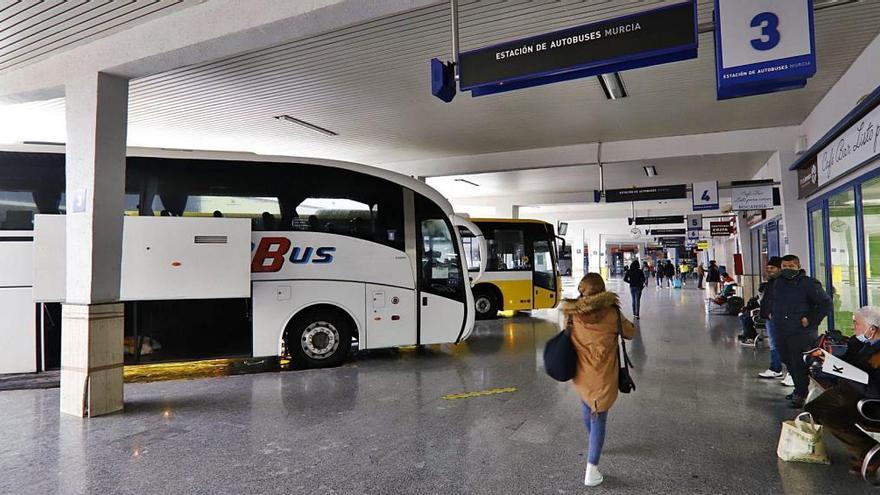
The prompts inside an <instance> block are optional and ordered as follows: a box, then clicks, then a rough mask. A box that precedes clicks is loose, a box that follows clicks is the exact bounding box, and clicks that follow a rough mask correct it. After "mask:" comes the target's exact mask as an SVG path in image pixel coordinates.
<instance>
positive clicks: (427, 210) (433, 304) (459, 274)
mask: <svg viewBox="0 0 880 495" xmlns="http://www.w3.org/2000/svg"><path fill="white" fill-rule="evenodd" d="M415 196H416V197H415V213H416V215H415V230H416V242H415V244H416V251H417V252H416V256H417V260H418V263H417V271H418V274H417V278H418V281H417V287H418V302H417V304H418V308H419V310H418V315H419V335H418V341H419V343H420V344H438V343H445V342H455V341H456V339H457V338H458V336H459V335H461V333H462V331H463V328H464V325H465V323H466V316H467V313H466V311H467V310H468V309H469V308H467V295H466V289H465V283H466V282H465V274H464V273H463V266H464V264H463V260H462V258H461V256H460V253H459V252H458V251H459V249H458V242H457V237H456V236H455V235H453V231H452V228H453V227H452V225H451V223H450V221H449V219H448V217H447V216H446V214H445V213H444V212H443V210H441V209H440V208H439V207H438V206H437V205H435V204H433V203H432V202H430V201H428V200H427V199H425V198H422V197H421V196H419V195H415Z"/></svg>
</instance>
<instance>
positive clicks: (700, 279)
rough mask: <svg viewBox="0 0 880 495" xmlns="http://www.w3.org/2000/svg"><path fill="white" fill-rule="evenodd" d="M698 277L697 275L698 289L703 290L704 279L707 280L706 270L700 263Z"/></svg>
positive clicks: (697, 271)
mask: <svg viewBox="0 0 880 495" xmlns="http://www.w3.org/2000/svg"><path fill="white" fill-rule="evenodd" d="M696 275H697V288H698V289H702V288H703V279H705V278H706V268H704V267H703V264H702V263H700V265H699V266H698V267H697V270H696Z"/></svg>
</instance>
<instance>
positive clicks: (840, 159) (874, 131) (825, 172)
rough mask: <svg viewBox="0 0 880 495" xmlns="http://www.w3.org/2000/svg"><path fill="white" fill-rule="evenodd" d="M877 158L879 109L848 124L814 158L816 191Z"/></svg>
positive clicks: (878, 149) (879, 130)
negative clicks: (847, 126) (815, 164)
mask: <svg viewBox="0 0 880 495" xmlns="http://www.w3.org/2000/svg"><path fill="white" fill-rule="evenodd" d="M878 158H880V106H877V107H875V108H874V110H872V111H871V112H869V113H868V114H867V115H865V116H864V117H862V118H861V119H860V120H859V121H858V122H856V123H854V124H853V125H851V126H850V127H849V128H848V129H847V130H846V131H844V132H843V133H842V134H841V135H840V136H839V137H837V138H836V139H835V140H834V141H833V142H832V143H831V144H829V145H828V146H826V147H825V148H823V149H822V151H820V152H819V154H818V156H817V162H818V170H817V173H818V177H817V189H821V188H822V187H824V186H826V185H828V184H829V183H831V182H832V181H834V180H835V179H837V178H839V177H842V176H843V175H845V174H847V173H848V172H850V171H852V170H854V169H856V168H858V167H860V166H861V165H865V164H867V163H869V162H872V161H874V160H875V159H878Z"/></svg>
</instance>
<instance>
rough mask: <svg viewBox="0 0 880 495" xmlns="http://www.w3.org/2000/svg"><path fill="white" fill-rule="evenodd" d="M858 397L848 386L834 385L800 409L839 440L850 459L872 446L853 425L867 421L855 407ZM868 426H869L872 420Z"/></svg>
mask: <svg viewBox="0 0 880 495" xmlns="http://www.w3.org/2000/svg"><path fill="white" fill-rule="evenodd" d="M859 399H860V397H859V395H858V394H857V393H856V392H855V391H854V390H852V389H851V388H849V387H847V386H845V385H835V386H833V387H831V388H829V389H828V390H826V391H825V392H822V394H821V395H819V396H818V397H816V398H815V399H813V401H812V402H810V403H808V404H807V405H806V406H804V410H806V411H807V412H808V413H810V414H812V415H813V420H815V421H816V422H817V423H819V424H821V425H823V426H824V427H825V429H826V430H828V431H829V432H830V433H831V434H832V435H834V437H835V438H837V439H838V440H840V442H841V443H843V445H844V446H845V447H846V449H847V450H848V451H849V453H850V455H851V456H852V457H853V460H861V459H863V458H864V457H865V455H866V454H867V453H868V451H869V450H871V448H873V447H874V445H876V442H874V440H871V439H870V438H869V437H868V436H867V435H865V434H864V433H862V432H861V431H860V430H859V429H858V428H856V423H863V424H866V425H868V424H869V423H868V422H867V421H865V420H864V419H863V418H862V417H861V416H859V413H858V410H857V409H856V404H857V403H858V401H859ZM870 425H871V426H873V423H870Z"/></svg>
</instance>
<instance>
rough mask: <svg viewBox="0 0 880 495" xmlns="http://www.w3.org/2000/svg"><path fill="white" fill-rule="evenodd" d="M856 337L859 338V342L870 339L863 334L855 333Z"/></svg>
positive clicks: (865, 341) (866, 342)
mask: <svg viewBox="0 0 880 495" xmlns="http://www.w3.org/2000/svg"><path fill="white" fill-rule="evenodd" d="M856 338H857V339H858V340H859V342H864V343H865V344H870V343H871V339H869V338H868V337H865V334H861V335H856Z"/></svg>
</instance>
